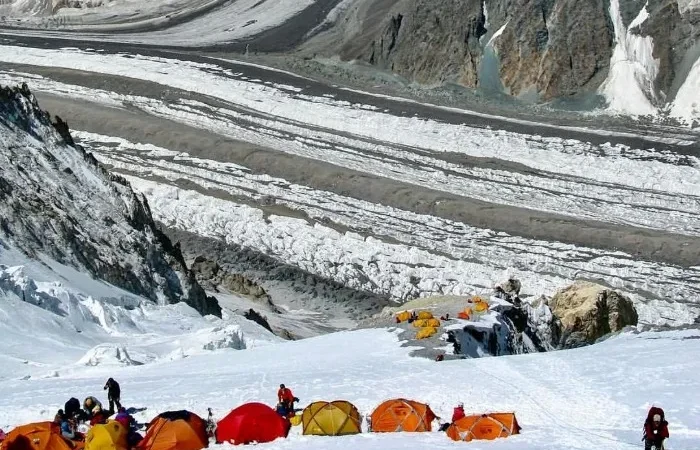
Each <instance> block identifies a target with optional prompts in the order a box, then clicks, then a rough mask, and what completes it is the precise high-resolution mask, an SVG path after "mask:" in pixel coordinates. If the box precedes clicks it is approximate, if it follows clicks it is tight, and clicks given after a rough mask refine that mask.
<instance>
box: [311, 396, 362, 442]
mask: <svg viewBox="0 0 700 450" xmlns="http://www.w3.org/2000/svg"><path fill="white" fill-rule="evenodd" d="M301 422H302V425H303V431H302V433H303V434H313V435H318V436H342V435H344V434H357V433H360V432H362V429H361V425H360V413H359V412H358V411H357V408H355V406H354V405H353V404H352V403H350V402H347V401H345V400H335V401H332V402H313V403H312V404H310V405H309V406H307V407H306V408H304V412H303V413H301Z"/></svg>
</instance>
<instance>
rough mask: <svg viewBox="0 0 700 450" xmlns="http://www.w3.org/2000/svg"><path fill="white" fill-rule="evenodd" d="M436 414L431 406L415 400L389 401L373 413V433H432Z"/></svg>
mask: <svg viewBox="0 0 700 450" xmlns="http://www.w3.org/2000/svg"><path fill="white" fill-rule="evenodd" d="M435 418H436V416H435V413H434V412H433V411H432V410H431V409H430V406H428V405H426V404H424V403H419V402H416V401H413V400H406V399H404V398H397V399H393V400H387V401H385V402H383V403H381V404H380V405H379V406H377V407H376V408H375V410H374V412H372V416H371V419H372V431H374V432H397V431H432V426H431V423H432V421H433V420H435Z"/></svg>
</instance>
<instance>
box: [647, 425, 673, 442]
mask: <svg viewBox="0 0 700 450" xmlns="http://www.w3.org/2000/svg"><path fill="white" fill-rule="evenodd" d="M644 435H645V437H646V438H647V440H650V441H656V440H659V439H666V438H667V437H668V422H666V421H665V420H662V421H661V422H659V424H658V425H657V424H655V423H654V422H647V423H646V424H644Z"/></svg>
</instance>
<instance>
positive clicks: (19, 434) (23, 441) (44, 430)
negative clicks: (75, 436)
mask: <svg viewBox="0 0 700 450" xmlns="http://www.w3.org/2000/svg"><path fill="white" fill-rule="evenodd" d="M82 448H83V443H82V442H77V441H70V440H68V439H65V438H64V437H63V436H61V430H60V428H59V426H58V425H57V424H55V423H53V422H37V423H29V424H27V425H21V426H19V427H17V428H15V429H14V430H12V431H10V432H9V433H7V435H6V436H5V439H4V440H3V441H2V443H0V450H76V449H82Z"/></svg>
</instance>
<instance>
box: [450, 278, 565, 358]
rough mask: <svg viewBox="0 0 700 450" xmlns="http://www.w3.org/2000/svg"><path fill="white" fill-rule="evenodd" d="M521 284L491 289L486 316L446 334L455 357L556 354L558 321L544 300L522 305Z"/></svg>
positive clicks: (511, 281) (509, 283)
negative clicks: (491, 293)
mask: <svg viewBox="0 0 700 450" xmlns="http://www.w3.org/2000/svg"><path fill="white" fill-rule="evenodd" d="M520 288H521V283H520V281H519V280H517V279H509V280H508V281H506V282H504V283H501V284H499V285H498V286H496V288H495V289H494V295H493V297H491V299H490V300H489V302H490V307H489V310H488V312H487V313H486V314H485V315H483V316H482V317H480V318H479V319H478V320H470V321H469V322H467V324H466V325H465V326H464V327H462V328H459V329H452V330H449V331H448V342H451V343H452V344H453V345H454V347H455V353H456V354H462V355H465V356H468V357H472V358H476V357H481V356H484V355H491V356H502V355H512V354H520V353H535V352H545V351H550V350H555V349H556V345H557V343H558V342H559V340H560V325H559V321H558V320H557V319H556V318H555V317H554V315H553V314H552V311H551V310H550V309H549V306H548V305H547V302H546V300H545V299H543V298H542V299H538V300H536V301H534V302H531V303H529V302H524V301H522V300H521V299H520V297H519V292H520Z"/></svg>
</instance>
